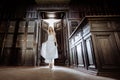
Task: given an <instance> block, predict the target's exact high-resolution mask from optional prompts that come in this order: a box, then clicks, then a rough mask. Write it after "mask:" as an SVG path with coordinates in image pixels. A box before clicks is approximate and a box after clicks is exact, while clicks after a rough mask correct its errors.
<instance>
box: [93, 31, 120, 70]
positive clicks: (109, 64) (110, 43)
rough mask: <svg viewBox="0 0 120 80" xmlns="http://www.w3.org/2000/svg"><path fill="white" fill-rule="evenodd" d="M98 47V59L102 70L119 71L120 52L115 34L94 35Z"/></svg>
mask: <svg viewBox="0 0 120 80" xmlns="http://www.w3.org/2000/svg"><path fill="white" fill-rule="evenodd" d="M94 39H95V42H93V43H94V45H96V48H95V49H96V50H97V52H96V56H97V57H98V60H100V61H99V63H98V64H99V66H98V68H100V69H117V68H119V67H120V64H119V63H120V60H119V57H120V55H119V51H118V47H117V44H116V41H115V37H114V34H113V33H110V32H104V33H103V32H102V33H101V32H99V33H96V34H95V33H94Z"/></svg>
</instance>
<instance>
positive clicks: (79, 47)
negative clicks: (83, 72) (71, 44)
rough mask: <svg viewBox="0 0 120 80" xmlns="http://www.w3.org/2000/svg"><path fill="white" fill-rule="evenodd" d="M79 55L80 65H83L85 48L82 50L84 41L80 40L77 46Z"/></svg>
mask: <svg viewBox="0 0 120 80" xmlns="http://www.w3.org/2000/svg"><path fill="white" fill-rule="evenodd" d="M76 48H77V57H78V66H80V67H83V66H84V61H83V50H82V42H80V43H79V44H78V45H77V46H76Z"/></svg>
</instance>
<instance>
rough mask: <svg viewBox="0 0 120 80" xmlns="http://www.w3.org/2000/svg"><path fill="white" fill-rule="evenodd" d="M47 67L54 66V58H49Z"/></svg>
mask: <svg viewBox="0 0 120 80" xmlns="http://www.w3.org/2000/svg"><path fill="white" fill-rule="evenodd" d="M49 67H50V68H53V67H54V59H51V60H50V62H49Z"/></svg>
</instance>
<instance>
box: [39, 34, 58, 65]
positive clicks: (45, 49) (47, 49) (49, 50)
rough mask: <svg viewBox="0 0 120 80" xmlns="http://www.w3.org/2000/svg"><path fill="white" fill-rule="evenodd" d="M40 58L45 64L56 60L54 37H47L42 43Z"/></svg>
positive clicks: (56, 52)
mask: <svg viewBox="0 0 120 80" xmlns="http://www.w3.org/2000/svg"><path fill="white" fill-rule="evenodd" d="M41 56H42V57H43V58H44V59H45V62H46V63H49V62H51V60H53V59H56V58H58V50H57V47H56V46H55V43H54V35H48V40H47V41H46V42H44V43H42V50H41Z"/></svg>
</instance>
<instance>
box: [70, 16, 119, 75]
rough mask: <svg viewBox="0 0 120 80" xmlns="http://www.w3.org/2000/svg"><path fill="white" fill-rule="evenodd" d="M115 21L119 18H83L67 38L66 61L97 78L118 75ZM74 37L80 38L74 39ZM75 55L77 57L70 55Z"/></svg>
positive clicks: (117, 36)
mask: <svg viewBox="0 0 120 80" xmlns="http://www.w3.org/2000/svg"><path fill="white" fill-rule="evenodd" d="M119 21H120V16H86V17H85V18H84V19H83V20H82V22H81V24H80V25H79V26H78V27H77V28H76V29H75V30H74V32H73V33H72V35H71V36H70V38H69V43H70V44H69V45H70V50H71V51H70V54H71V55H70V59H71V58H72V59H71V60H70V61H76V62H74V63H77V66H76V67H78V68H84V69H86V70H92V71H95V72H97V74H98V75H101V73H108V72H109V73H113V72H119V71H120V29H119V26H120V24H119V23H118V22H119ZM78 34H80V36H79V37H78V38H77V40H75V37H77V36H78ZM71 48H72V49H71ZM75 48H76V49H75ZM75 52H76V54H77V57H76V56H73V54H75ZM71 56H72V57H71ZM73 57H74V58H73ZM73 59H77V60H73ZM70 63H71V62H70ZM70 65H73V63H71V64H70Z"/></svg>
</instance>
